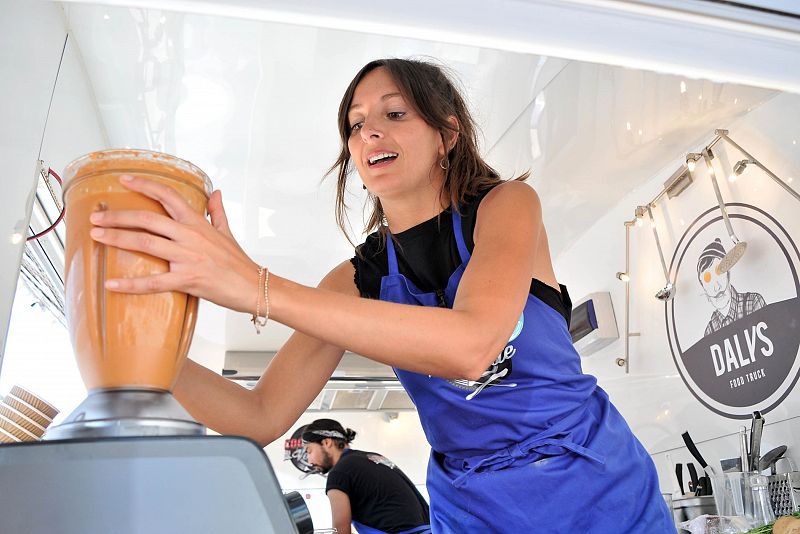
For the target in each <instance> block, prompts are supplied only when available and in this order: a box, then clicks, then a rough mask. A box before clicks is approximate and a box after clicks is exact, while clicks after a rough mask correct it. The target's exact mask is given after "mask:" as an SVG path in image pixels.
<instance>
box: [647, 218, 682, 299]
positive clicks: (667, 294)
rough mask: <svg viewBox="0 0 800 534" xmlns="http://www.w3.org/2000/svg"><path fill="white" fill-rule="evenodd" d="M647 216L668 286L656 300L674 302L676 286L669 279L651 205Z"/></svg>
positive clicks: (657, 294) (659, 293) (657, 295)
mask: <svg viewBox="0 0 800 534" xmlns="http://www.w3.org/2000/svg"><path fill="white" fill-rule="evenodd" d="M647 215H648V216H649V217H650V227H651V228H652V229H653V236H654V237H655V238H656V248H657V249H658V257H659V258H661V268H662V269H664V280H666V284H665V285H664V287H663V288H662V289H659V290H658V292H657V293H656V298H657V299H658V300H663V301H664V302H667V301H669V300H672V298H673V297H674V296H675V284H673V283H672V282H671V281H670V279H669V271H668V270H667V262H666V261H664V252H663V251H662V250H661V240H659V239H658V231H657V230H656V221H655V219H653V210H652V209H650V205H649V204H648V205H647Z"/></svg>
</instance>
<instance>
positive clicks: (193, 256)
mask: <svg viewBox="0 0 800 534" xmlns="http://www.w3.org/2000/svg"><path fill="white" fill-rule="evenodd" d="M120 181H121V182H122V184H123V185H124V186H125V187H127V188H128V189H130V190H132V191H136V192H138V193H141V194H143V195H145V196H148V197H150V198H152V199H154V200H156V201H158V202H159V203H160V204H161V205H162V206H163V207H164V209H165V210H166V212H167V214H168V215H169V216H166V215H161V214H159V213H154V212H151V211H133V210H130V211H123V210H120V211H105V212H95V213H93V214H92V215H91V217H90V221H91V222H92V223H93V224H94V225H95V226H96V228H93V229H92V231H91V237H92V238H93V239H94V240H95V241H98V242H100V243H104V244H106V245H110V246H114V247H119V248H123V249H127V250H135V251H138V252H143V253H146V254H150V255H152V256H156V257H158V258H162V259H164V260H166V261H168V262H169V272H166V273H163V274H156V275H151V276H145V277H140V278H124V279H114V280H107V281H106V288H108V289H110V290H113V291H118V292H121V293H137V294H143V293H159V292H164V291H182V292H185V293H189V294H191V295H195V296H197V297H200V298H204V299H206V300H210V301H211V302H214V303H216V304H219V305H220V306H224V307H226V308H230V309H232V310H237V311H242V312H249V313H252V312H253V311H254V309H255V304H256V302H255V300H256V298H257V295H258V265H257V264H256V263H255V262H253V260H251V259H250V258H249V257H248V256H247V254H245V252H244V251H243V250H242V248H241V247H240V246H239V244H238V243H237V242H236V240H235V239H234V237H233V235H232V234H231V231H230V228H229V226H228V219H227V217H226V215H225V210H224V208H223V206H222V195H221V193H220V192H219V191H214V192H213V193H212V194H211V197H210V198H209V200H208V213H209V215H210V217H211V222H210V223H209V221H208V220H207V219H206V218H205V217H204V216H203V215H201V214H200V213H197V212H196V211H195V210H194V209H192V207H191V206H189V204H188V203H187V202H186V200H184V199H183V197H181V195H179V194H178V192H177V191H175V190H174V189H172V188H171V187H169V186H167V185H164V184H162V183H159V182H155V181H153V180H147V179H145V178H139V177H132V176H122V177H120Z"/></svg>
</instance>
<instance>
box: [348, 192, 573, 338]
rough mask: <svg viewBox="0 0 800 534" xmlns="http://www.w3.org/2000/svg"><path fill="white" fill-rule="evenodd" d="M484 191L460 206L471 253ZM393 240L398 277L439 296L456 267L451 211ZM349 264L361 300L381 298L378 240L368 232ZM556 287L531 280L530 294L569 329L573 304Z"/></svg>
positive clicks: (383, 266) (382, 258)
mask: <svg viewBox="0 0 800 534" xmlns="http://www.w3.org/2000/svg"><path fill="white" fill-rule="evenodd" d="M489 191H491V189H487V190H486V191H483V192H481V193H479V194H478V195H476V196H474V197H468V198H467V199H466V202H465V203H464V204H462V206H461V231H462V232H463V234H464V243H465V244H466V245H467V249H468V250H469V251H470V252H472V250H473V248H474V247H475V242H474V239H473V234H474V231H475V223H476V220H477V214H478V206H480V203H481V201H482V200H483V198H484V197H485V196H486V194H487V193H489ZM393 236H394V239H395V250H396V253H397V266H398V269H399V270H400V273H401V274H403V275H404V276H406V277H407V278H408V279H409V280H411V281H412V282H413V283H414V284H415V285H416V286H417V287H418V288H419V289H420V290H422V291H425V292H434V291H437V290H444V288H445V286H447V280H448V278H450V275H451V274H452V273H453V271H455V270H456V269H457V268H458V266H459V265H461V257H460V256H459V254H458V245H456V240H455V236H454V234H453V219H452V216H451V211H450V209H449V208H448V209H446V210H445V211H443V212H442V213H440V214H439V215H437V216H436V217H433V218H431V219H428V220H427V221H425V222H422V223H420V224H418V225H416V226H413V227H411V228H409V229H408V230H406V231H404V232H400V233H398V234H393ZM350 261H351V263H352V264H353V267H355V271H356V273H355V283H356V287H357V288H358V291H359V293H360V294H361V296H362V297H365V298H371V299H378V298H380V292H381V278H382V277H384V276H386V275H387V274H388V272H389V261H388V259H387V256H386V246H385V243H384V242H383V238H382V237H381V236H380V234H379V233H378V232H373V233H371V234H370V235H368V236H367V238H366V240H365V241H364V242H363V243H362V244H361V245H359V246H358V247H357V248H356V255H355V256H354V257H353V258H352V259H351V260H350ZM559 285H560V288H561V292H560V293H559V292H558V291H556V290H555V289H554V288H552V287H550V286H549V285H547V284H545V283H543V282H541V281H539V280H537V279H535V278H534V279H532V280H531V288H530V293H531V294H532V295H534V296H535V297H537V298H538V299H540V300H541V301H542V302H544V303H545V304H547V305H549V306H550V307H552V308H553V309H554V310H556V311H557V312H558V313H560V314H561V315H562V316H563V317H564V318H565V319H566V321H567V324H568V325H569V322H570V314H571V312H572V301H571V299H570V297H569V293H568V292H567V287H566V286H564V285H561V284H559Z"/></svg>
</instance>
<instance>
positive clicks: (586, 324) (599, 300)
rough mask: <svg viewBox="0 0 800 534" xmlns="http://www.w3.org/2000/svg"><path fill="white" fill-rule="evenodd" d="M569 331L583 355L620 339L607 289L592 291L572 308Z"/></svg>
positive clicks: (573, 341) (577, 348) (587, 354)
mask: <svg viewBox="0 0 800 534" xmlns="http://www.w3.org/2000/svg"><path fill="white" fill-rule="evenodd" d="M569 333H570V335H571V336H572V344H573V345H574V346H575V349H576V350H577V351H578V354H580V355H581V356H584V357H585V356H589V355H591V354H594V353H595V352H597V351H598V350H600V349H602V348H603V347H605V346H606V345H608V344H609V343H611V342H612V341H614V340H616V339H619V332H618V330H617V320H616V318H615V317H614V307H613V305H612V304H611V294H610V293H609V292H607V291H601V292H597V293H590V294H588V295H587V296H585V297H584V298H583V299H581V300H580V301H578V302H577V303H576V304H575V305H574V306H573V308H572V320H571V321H570V327H569Z"/></svg>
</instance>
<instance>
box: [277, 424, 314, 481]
mask: <svg viewBox="0 0 800 534" xmlns="http://www.w3.org/2000/svg"><path fill="white" fill-rule="evenodd" d="M307 426H308V425H303V426H301V427H298V428H297V429H296V430H295V431H294V432H292V437H290V438H289V439H287V440H286V441H284V442H283V461H286V460H291V462H292V465H293V466H295V467H296V468H297V469H299V470H300V471H302V472H303V473H306V474H310V473H314V472H316V469H315V468H314V466H313V465H311V464H310V463H308V453H306V449H305V447H304V446H303V432H304V431H305V429H306V427H307Z"/></svg>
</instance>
